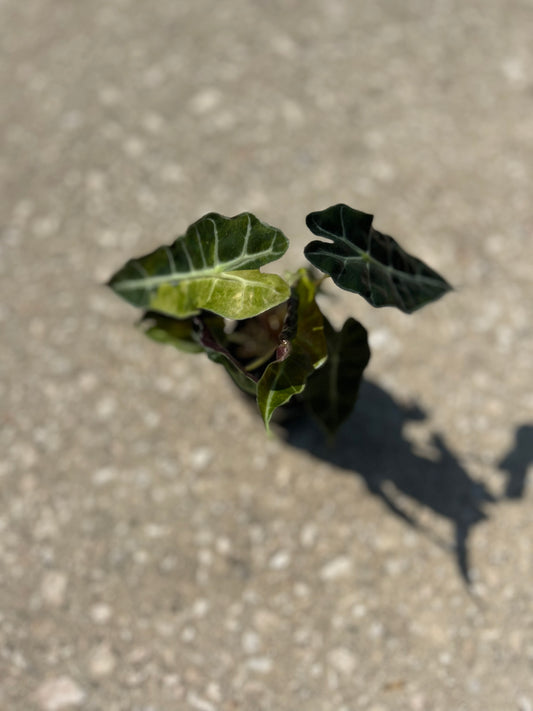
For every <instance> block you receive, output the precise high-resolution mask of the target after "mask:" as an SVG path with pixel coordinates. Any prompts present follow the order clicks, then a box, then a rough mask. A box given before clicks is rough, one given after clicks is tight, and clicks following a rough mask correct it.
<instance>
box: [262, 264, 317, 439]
mask: <svg viewBox="0 0 533 711" xmlns="http://www.w3.org/2000/svg"><path fill="white" fill-rule="evenodd" d="M315 291H316V287H315V284H314V283H313V282H312V281H311V279H310V278H309V276H308V275H307V273H306V271H305V269H302V270H300V272H299V278H298V281H297V282H296V284H295V285H294V286H293V287H292V292H291V298H290V300H289V305H288V310H287V316H286V320H285V327H284V331H283V332H282V334H281V341H280V346H279V348H278V350H277V353H276V359H275V360H274V361H273V362H271V363H269V365H268V366H267V367H266V369H265V371H264V373H263V375H262V376H261V378H260V380H259V383H258V384H257V404H258V405H259V410H260V412H261V415H262V417H263V420H264V422H265V425H266V426H267V428H268V426H269V422H270V419H271V418H272V414H273V413H274V410H276V408H278V407H280V406H281V405H284V404H285V403H286V402H288V401H289V400H290V399H291V397H292V396H293V395H296V394H297V393H301V392H302V390H303V389H304V388H305V383H306V380H307V378H308V376H309V375H310V374H311V373H312V372H313V371H314V370H315V369H316V368H319V367H320V366H321V365H322V363H324V361H325V359H326V358H327V345H326V338H325V336H324V324H323V317H322V313H321V312H320V309H319V308H318V306H317V304H316V301H315Z"/></svg>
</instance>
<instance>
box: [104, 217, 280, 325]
mask: <svg viewBox="0 0 533 711" xmlns="http://www.w3.org/2000/svg"><path fill="white" fill-rule="evenodd" d="M287 247H288V240H287V238H286V237H285V235H284V234H283V233H282V232H281V231H280V230H278V229H276V228H274V227H271V226H270V225H267V224H265V223H263V222H261V221H260V220H258V219H257V217H255V216H254V215H252V214H251V213H248V212H245V213H242V214H240V215H236V216H235V217H223V216H222V215H219V214H217V213H214V212H212V213H209V214H207V215H204V217H202V218H200V219H199V220H198V221H197V222H195V223H194V224H192V225H191V226H190V227H189V228H188V230H187V232H186V233H185V235H183V236H182V237H178V239H176V240H175V242H174V243H173V244H172V245H169V246H163V247H159V248H158V249H156V250H155V251H153V252H150V254H147V255H145V256H144V257H140V258H138V259H130V260H129V261H128V262H126V264H125V265H124V267H123V268H122V269H120V270H119V271H118V272H116V274H114V275H113V277H112V278H111V279H110V281H109V286H110V287H111V288H112V289H113V290H114V291H115V292H116V293H117V294H118V295H119V296H122V297H123V298H124V299H125V300H126V301H128V302H129V303H131V304H133V305H134V306H138V307H141V308H145V309H151V310H155V311H161V312H164V313H166V314H168V315H170V316H174V317H177V318H186V317H188V316H192V315H195V314H197V313H199V312H200V311H201V310H208V311H212V312H214V313H216V314H219V315H220V316H224V317H225V318H230V319H243V318H250V317H252V316H255V315H256V314H258V313H261V312H262V311H266V310H267V309H269V308H271V307H273V306H276V305H277V304H280V303H282V302H283V301H286V300H287V299H288V298H289V293H290V288H289V285H288V284H287V283H286V282H285V281H284V280H283V279H282V278H281V277H280V276H278V275H277V274H263V273H261V272H260V271H259V267H261V266H263V265H265V264H268V263H269V262H272V261H274V260H275V259H278V258H279V257H281V256H282V255H283V254H284V253H285V251H286V250H287Z"/></svg>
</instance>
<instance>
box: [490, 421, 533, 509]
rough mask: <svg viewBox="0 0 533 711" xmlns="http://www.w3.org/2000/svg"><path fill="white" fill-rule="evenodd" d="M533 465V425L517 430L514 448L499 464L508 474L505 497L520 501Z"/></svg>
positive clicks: (523, 426) (499, 467)
mask: <svg viewBox="0 0 533 711" xmlns="http://www.w3.org/2000/svg"><path fill="white" fill-rule="evenodd" d="M532 465H533V424H527V425H522V426H521V427H519V428H518V429H517V430H516V434H515V442H514V446H513V447H511V449H510V450H509V451H508V452H507V454H506V455H505V457H503V458H502V459H501V460H500V461H499V462H498V469H500V470H501V471H504V472H506V474H507V477H506V478H507V483H506V487H505V496H506V497H507V498H508V499H520V498H522V496H523V495H524V491H525V486H526V477H527V472H528V468H529V467H530V466H532Z"/></svg>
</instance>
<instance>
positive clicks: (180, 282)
mask: <svg viewBox="0 0 533 711" xmlns="http://www.w3.org/2000/svg"><path fill="white" fill-rule="evenodd" d="M372 220H373V216H372V215H368V214H366V213H364V212H360V211H358V210H354V209H352V208H350V207H348V206H347V205H342V204H341V205H334V206H332V207H329V208H327V209H326V210H322V211H320V212H312V213H311V214H310V215H308V216H307V219H306V222H307V226H308V228H309V229H310V230H311V232H312V233H313V234H314V235H317V236H318V237H323V238H326V239H327V240H330V241H329V242H324V241H322V240H314V241H312V242H310V243H309V244H308V245H307V246H306V247H305V250H304V254H305V256H306V257H307V259H308V260H309V262H310V263H311V264H312V265H313V267H314V268H315V269H316V270H319V271H320V272H323V275H321V274H318V273H317V272H314V270H311V269H300V270H299V271H297V272H296V273H295V274H288V275H284V276H283V277H282V276H279V275H277V274H269V273H263V272H261V270H260V268H261V267H262V266H264V265H265V264H268V263H270V262H272V261H274V260H276V259H278V258H279V257H281V256H282V255H283V254H284V253H285V252H286V250H287V248H288V246H289V242H288V240H287V238H286V237H285V235H284V234H283V233H282V232H281V231H280V230H278V229H276V228H274V227H271V226H270V225H267V224H265V223H264V222H261V221H260V220H258V219H257V218H256V217H255V216H254V215H252V214H250V213H242V214H240V215H236V216H235V217H223V216H222V215H219V214H217V213H209V214H207V215H204V217H201V218H200V219H199V220H198V221H197V222H195V223H193V224H192V225H191V226H190V227H189V228H188V229H187V231H186V233H185V234H184V235H183V236H181V237H178V238H177V239H176V240H175V241H174V242H173V243H172V244H171V245H169V246H163V247H159V248H158V249H156V250H155V251H153V252H150V253H149V254H147V255H145V256H144V257H139V258H137V259H130V260H129V261H128V262H126V264H125V265H124V266H123V267H122V269H120V270H119V271H118V272H116V273H115V274H114V275H113V277H112V278H111V279H110V281H109V283H108V284H109V286H110V287H111V288H112V289H113V291H115V292H116V293H117V294H118V295H119V296H121V297H122V298H124V299H125V300H126V301H128V302H129V303H130V304H133V305H134V306H137V307H138V308H140V309H143V311H144V314H143V315H142V317H141V320H140V322H139V323H140V325H141V327H142V328H143V330H144V332H145V333H146V335H147V336H149V337H150V338H152V339H154V340H155V341H158V342H160V343H168V344H171V345H173V346H175V347H176V348H178V349H180V350H183V351H187V352H189V353H201V352H205V353H206V354H207V356H208V357H209V358H210V359H211V360H213V361H215V362H216V363H219V364H220V365H222V366H223V367H224V368H225V369H226V370H227V371H228V373H229V374H230V376H231V377H232V378H233V380H234V382H235V383H236V385H237V386H238V387H239V388H240V389H241V390H243V391H244V392H245V393H248V394H250V395H253V396H254V397H255V398H256V399H257V404H258V407H259V411H260V413H261V416H262V418H263V421H264V423H265V426H266V427H267V429H268V428H269V423H270V420H271V418H272V415H273V413H274V411H275V410H276V409H277V408H278V407H280V406H282V405H285V404H286V403H288V402H289V400H290V399H291V398H292V397H293V396H295V395H296V396H299V399H301V400H303V402H304V404H305V405H306V406H307V408H308V409H309V410H310V412H311V414H312V415H313V416H314V417H315V418H316V419H317V420H318V422H319V423H320V425H321V426H322V427H323V428H324V429H325V430H326V432H327V433H328V434H330V435H331V434H333V433H335V431H336V430H337V428H338V427H339V425H340V424H341V423H342V422H343V421H344V420H345V419H346V418H347V417H348V415H349V414H350V412H351V411H352V408H353V406H354V404H355V401H356V399H357V394H358V390H359V385H360V382H361V378H362V374H363V371H364V369H365V367H366V365H367V364H368V361H369V359H370V349H369V347H368V341H367V332H366V330H365V328H363V326H362V325H361V324H360V323H359V322H358V321H356V320H355V319H353V318H349V319H348V320H347V321H346V322H345V324H344V325H343V327H342V329H341V330H340V331H339V332H337V331H336V330H335V329H334V328H333V327H332V326H331V324H330V322H329V321H328V320H327V318H326V317H325V316H324V315H323V314H322V311H321V309H320V307H319V305H318V304H317V300H316V297H317V292H318V291H319V289H320V288H322V283H323V281H324V280H325V279H326V278H327V277H331V278H332V279H333V281H334V282H335V284H337V286H339V287H341V288H342V289H346V290H347V291H351V292H354V293H356V294H360V295H361V296H362V297H363V298H365V299H366V300H367V301H368V302H369V303H370V304H372V305H373V306H376V307H381V306H395V307H397V308H399V309H400V310H401V311H403V312H405V313H411V312H413V311H415V310H416V309H419V308H421V307H422V306H424V305H425V304H428V303H430V302H432V301H434V300H435V299H438V298H439V297H440V296H442V295H443V294H445V293H446V292H447V291H449V290H450V289H451V287H450V285H449V284H448V283H447V282H446V281H445V280H444V279H443V278H442V277H441V276H440V275H439V274H437V272H435V271H433V269H431V268H430V267H428V266H427V265H426V264H424V262H422V261H421V260H419V259H417V258H416V257H413V256H411V255H410V254H407V252H405V251H404V250H403V249H402V248H401V247H400V246H399V244H398V243H397V242H396V241H395V240H394V239H393V238H392V237H389V236H388V235H385V234H382V233H381V232H378V231H377V230H375V229H374V228H373V227H372Z"/></svg>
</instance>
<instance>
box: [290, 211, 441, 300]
mask: <svg viewBox="0 0 533 711" xmlns="http://www.w3.org/2000/svg"><path fill="white" fill-rule="evenodd" d="M372 220H373V215H368V214H366V213H364V212H360V211H359V210H354V209H352V208H351V207H348V205H342V204H340V205H333V206H332V207H329V208H327V209H326V210H322V211H320V212H312V213H311V214H309V215H308V216H307V218H306V223H307V226H308V227H309V229H310V230H311V232H313V234H315V235H318V236H320V237H327V238H328V239H330V240H332V242H333V244H330V243H328V242H321V241H319V240H314V241H313V242H310V243H309V244H308V245H307V246H306V248H305V252H304V253H305V256H306V257H307V259H309V261H310V262H311V264H313V265H314V266H315V267H317V269H320V270H321V271H323V272H325V273H326V274H329V275H331V277H332V278H333V281H334V282H335V283H336V284H337V285H338V286H340V287H341V288H342V289H346V290H347V291H353V292H355V293H356V294H360V295H361V296H363V297H364V298H365V299H366V300H367V301H368V302H370V303H371V304H372V305H373V306H396V307H397V308H399V309H400V310H401V311H404V312H405V313H411V312H412V311H415V310H416V309H419V308H421V307H422V306H424V305H425V304H428V303H430V302H431V301H435V299H438V298H439V297H440V296H442V295H443V294H445V293H446V292H447V291H450V290H451V286H450V285H449V284H448V282H447V281H446V280H445V279H443V278H442V277H441V276H440V275H439V274H437V272H435V271H434V270H433V269H431V268H430V267H428V266H427V265H426V264H424V262H422V261H421V260H420V259H417V258H416V257H413V256H412V255H410V254H408V253H407V252H405V251H404V250H403V249H402V248H401V247H400V245H399V244H398V243H397V242H396V240H395V239H393V238H392V237H390V236H389V235H385V234H382V233H381V232H378V231H377V230H375V229H374V228H373V227H372Z"/></svg>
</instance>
